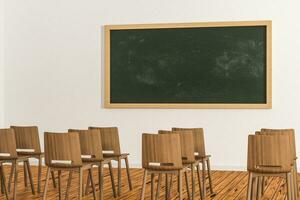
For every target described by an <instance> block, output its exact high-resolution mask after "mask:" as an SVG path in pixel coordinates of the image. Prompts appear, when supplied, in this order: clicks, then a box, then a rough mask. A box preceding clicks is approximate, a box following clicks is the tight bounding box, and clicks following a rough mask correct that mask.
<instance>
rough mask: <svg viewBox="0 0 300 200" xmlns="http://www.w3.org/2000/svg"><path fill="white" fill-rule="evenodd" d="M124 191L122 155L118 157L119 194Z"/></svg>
mask: <svg viewBox="0 0 300 200" xmlns="http://www.w3.org/2000/svg"><path fill="white" fill-rule="evenodd" d="M121 193H122V168H121V157H119V158H118V196H121Z"/></svg>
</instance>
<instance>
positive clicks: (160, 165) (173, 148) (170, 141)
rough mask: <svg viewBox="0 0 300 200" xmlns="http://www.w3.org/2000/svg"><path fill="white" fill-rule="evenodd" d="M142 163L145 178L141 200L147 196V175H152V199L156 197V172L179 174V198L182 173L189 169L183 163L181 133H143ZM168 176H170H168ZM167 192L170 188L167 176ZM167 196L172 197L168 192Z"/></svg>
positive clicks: (180, 195)
mask: <svg viewBox="0 0 300 200" xmlns="http://www.w3.org/2000/svg"><path fill="white" fill-rule="evenodd" d="M142 165H143V168H144V178H143V184H142V192H141V200H143V199H144V197H145V189H146V181H147V175H148V174H150V175H151V199H152V200H153V199H154V178H155V174H166V175H168V174H175V175H177V176H178V190H179V199H180V200H182V199H183V194H182V174H183V173H184V172H185V171H186V170H187V168H186V167H184V166H183V164H182V155H181V143H180V136H179V134H147V133H144V134H143V135H142ZM166 177H168V176H166ZM165 184H166V193H168V190H169V188H168V187H169V182H168V178H166V183H165ZM166 197H168V199H169V198H170V197H169V196H168V195H167V194H166Z"/></svg>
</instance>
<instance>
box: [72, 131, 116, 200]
mask: <svg viewBox="0 0 300 200" xmlns="http://www.w3.org/2000/svg"><path fill="white" fill-rule="evenodd" d="M69 132H78V133H79V139H80V148H81V154H82V161H83V162H84V163H89V164H91V165H96V166H98V176H99V190H100V193H99V199H100V200H102V199H103V193H104V192H103V166H104V165H105V164H107V165H108V167H109V172H110V177H111V185H112V191H113V195H114V197H115V198H116V197H117V195H116V189H115V183H114V177H113V172H112V164H111V159H110V158H104V157H103V153H102V144H101V134H100V131H99V130H97V129H94V130H78V129H69ZM90 180H91V179H90V176H88V180H87V184H86V186H87V188H86V190H85V194H87V192H88V186H89V185H90ZM92 184H93V183H92Z"/></svg>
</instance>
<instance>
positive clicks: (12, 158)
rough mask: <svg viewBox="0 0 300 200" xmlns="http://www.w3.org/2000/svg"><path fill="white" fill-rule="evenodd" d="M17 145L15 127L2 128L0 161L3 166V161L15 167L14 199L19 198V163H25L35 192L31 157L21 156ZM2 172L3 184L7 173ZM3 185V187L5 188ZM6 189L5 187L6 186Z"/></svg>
mask: <svg viewBox="0 0 300 200" xmlns="http://www.w3.org/2000/svg"><path fill="white" fill-rule="evenodd" d="M16 149H17V147H16V139H15V133H14V130H13V129H0V161H1V166H3V163H11V164H12V166H13V167H12V168H13V169H14V192H13V199H14V200H15V199H17V188H18V187H17V183H18V173H19V169H18V166H19V163H23V165H24V166H25V167H24V170H25V171H26V172H25V173H28V176H29V181H30V186H31V192H32V194H35V191H34V184H33V180H32V174H31V169H30V164H29V157H28V156H19V155H18V154H17V150H16ZM1 168H3V167H1ZM1 174H2V184H3V182H5V180H4V181H3V179H5V174H4V173H3V172H1ZM4 187H5V186H3V187H2V188H4ZM4 190H5V188H4Z"/></svg>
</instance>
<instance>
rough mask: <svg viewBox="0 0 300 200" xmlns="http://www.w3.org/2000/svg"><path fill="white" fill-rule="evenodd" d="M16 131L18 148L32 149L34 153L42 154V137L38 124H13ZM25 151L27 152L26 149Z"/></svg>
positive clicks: (12, 127)
mask: <svg viewBox="0 0 300 200" xmlns="http://www.w3.org/2000/svg"><path fill="white" fill-rule="evenodd" d="M10 128H11V129H13V130H14V132H15V137H16V144H17V149H24V150H26V149H32V150H33V152H30V154H32V153H36V154H40V153H41V146H40V137H39V130H38V127H37V126H11V127H10ZM23 153H26V151H24V152H23Z"/></svg>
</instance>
